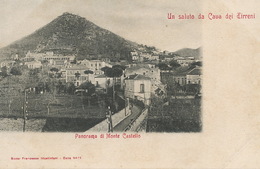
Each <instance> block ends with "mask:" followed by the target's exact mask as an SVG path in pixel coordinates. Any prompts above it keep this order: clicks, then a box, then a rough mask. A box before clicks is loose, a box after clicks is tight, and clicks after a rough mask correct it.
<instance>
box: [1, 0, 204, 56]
mask: <svg viewBox="0 0 260 169" xmlns="http://www.w3.org/2000/svg"><path fill="white" fill-rule="evenodd" d="M201 8H202V5H201V2H200V0H193V1H190V0H153V1H152V0H142V1H140V0H0V16H1V20H2V21H1V22H0V47H4V46H6V45H8V44H10V43H12V42H14V41H16V40H19V39H20V38H22V37H24V36H27V35H29V34H31V33H33V32H34V31H36V30H37V29H39V28H41V27H43V26H44V25H46V24H47V23H49V22H51V21H52V20H53V19H55V18H56V17H58V16H60V15H62V14H63V13H64V12H70V13H73V14H76V15H80V16H82V17H84V18H86V19H87V20H89V21H91V22H93V23H95V24H96V25H98V26H100V27H102V28H105V29H107V30H109V31H112V32H113V33H116V34H118V35H120V36H122V37H123V38H125V39H128V40H131V41H133V42H137V43H139V44H145V45H150V46H155V47H157V48H159V49H161V50H168V51H176V50H178V49H181V48H186V47H187V48H198V47H200V46H201V44H202V23H201V21H200V20H198V19H195V20H169V19H167V15H168V13H172V14H175V15H183V14H194V15H195V16H196V15H198V14H199V13H200V12H201V10H202V9H201Z"/></svg>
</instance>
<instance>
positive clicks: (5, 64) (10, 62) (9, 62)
mask: <svg viewBox="0 0 260 169" xmlns="http://www.w3.org/2000/svg"><path fill="white" fill-rule="evenodd" d="M14 64H15V61H13V60H5V61H2V62H1V63H0V67H1V68H2V67H7V68H11V67H12V66H13V65H14Z"/></svg>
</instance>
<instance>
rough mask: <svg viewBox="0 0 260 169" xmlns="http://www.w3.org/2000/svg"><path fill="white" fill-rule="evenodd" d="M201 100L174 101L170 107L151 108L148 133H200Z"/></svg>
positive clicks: (170, 103)
mask: <svg viewBox="0 0 260 169" xmlns="http://www.w3.org/2000/svg"><path fill="white" fill-rule="evenodd" d="M201 130H202V121H201V101H200V99H172V100H171V101H170V102H169V104H168V105H165V106H163V107H160V108H154V109H153V108H151V109H150V112H149V114H148V120H147V129H146V131H147V132H200V131H201Z"/></svg>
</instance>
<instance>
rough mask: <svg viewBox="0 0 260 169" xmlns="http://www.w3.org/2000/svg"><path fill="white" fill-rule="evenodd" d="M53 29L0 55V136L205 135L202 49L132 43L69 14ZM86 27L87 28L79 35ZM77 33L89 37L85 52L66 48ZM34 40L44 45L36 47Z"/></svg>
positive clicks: (12, 46)
mask: <svg viewBox="0 0 260 169" xmlns="http://www.w3.org/2000/svg"><path fill="white" fill-rule="evenodd" d="M64 22H65V25H66V26H64ZM51 23H52V24H53V25H56V26H52V25H51V24H50V25H48V27H45V29H41V30H38V31H37V32H36V33H35V34H33V35H32V36H30V37H29V38H27V39H26V40H24V41H21V42H18V44H17V45H11V46H10V47H7V48H5V49H4V50H5V51H7V52H6V53H7V54H3V53H4V52H2V53H1V55H2V56H1V60H0V68H1V69H0V96H1V97H0V98H1V99H0V107H1V108H0V120H1V126H0V130H3V131H24V132H25V131H38V132H87V131H89V132H97V131H104V132H125V131H131V132H138V131H145V132H200V131H201V130H202V122H201V96H202V90H201V88H202V81H203V75H202V55H201V48H198V49H190V48H184V49H180V50H179V51H166V50H160V49H157V48H156V47H154V46H147V45H143V44H135V43H129V42H128V41H125V40H124V39H122V38H119V37H118V36H114V34H112V33H110V32H109V31H107V30H102V29H101V28H100V29H97V26H95V25H94V24H93V23H90V22H88V21H87V20H85V19H84V18H82V17H79V16H76V15H73V14H69V13H65V14H63V15H62V16H60V17H59V18H58V19H56V20H54V21H53V22H51ZM83 23H84V24H85V25H90V26H89V27H87V28H86V31H88V33H87V34H82V35H81V32H78V28H79V27H82V25H84V24H83ZM77 24H78V25H77ZM68 27H69V29H68ZM56 29H57V30H56ZM46 30H48V31H46ZM54 30H55V31H56V32H55V33H52V34H51V37H50V38H49V39H47V38H46V37H47V35H49V34H50V33H49V32H53V31H54ZM79 34H80V35H81V36H86V38H85V39H83V38H82V44H83V45H85V47H82V46H83V45H81V46H79V47H77V46H72V47H71V43H72V42H73V43H76V42H75V41H73V38H75V37H80V36H79ZM43 35H44V36H43ZM39 36H40V37H43V38H46V43H47V44H46V43H45V42H44V41H43V40H41V42H39V43H37V44H35V41H34V39H37V38H36V37H38V38H39ZM59 36H61V37H59ZM99 36H100V37H99ZM32 37H34V38H32ZM30 38H31V39H30ZM59 38H60V39H61V40H60V41H59V42H60V43H58V42H57V39H59ZM66 38H67V39H66ZM102 38H103V39H102ZM64 39H65V40H64ZM111 39H113V43H111V42H110V41H111ZM88 40H89V41H88ZM86 41H88V42H86ZM117 42H118V43H117ZM122 42H124V43H122ZM63 43H64V44H65V43H68V44H69V45H67V44H65V45H64V44H63ZM77 43H78V42H77ZM94 43H97V45H94V46H93V44H94ZM22 44H26V45H25V46H22ZM33 45H34V46H35V49H32V47H31V46H33ZM62 45H63V46H62ZM89 45H92V46H89ZM68 46H69V47H68ZM29 48H30V49H31V50H29ZM47 48H48V49H47ZM26 49H27V50H26ZM94 49H95V50H94ZM68 51H69V52H68ZM99 53H100V54H99Z"/></svg>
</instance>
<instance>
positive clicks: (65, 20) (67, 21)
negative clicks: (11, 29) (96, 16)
mask: <svg viewBox="0 0 260 169" xmlns="http://www.w3.org/2000/svg"><path fill="white" fill-rule="evenodd" d="M135 47H136V46H135V45H133V44H132V43H131V42H130V41H127V40H125V39H124V38H122V37H120V36H118V35H116V34H114V33H112V32H110V31H108V30H106V29H103V28H101V27H98V26H97V25H95V24H94V23H92V22H91V21H88V20H87V19H86V18H84V17H81V16H78V15H75V14H72V13H69V12H65V13H63V14H62V15H60V16H58V17H57V18H56V19H54V20H53V21H51V22H50V23H49V24H47V25H45V26H44V27H42V28H40V29H38V30H36V31H35V32H34V33H32V34H30V35H28V36H27V37H24V38H22V39H20V40H18V41H15V42H14V43H12V44H10V45H9V46H7V47H5V48H2V49H1V50H0V54H1V53H5V55H7V56H8V55H9V56H10V55H11V54H13V53H18V54H19V55H20V56H24V55H25V54H26V53H27V52H28V51H33V52H38V53H44V52H46V51H53V52H54V53H55V54H75V55H76V57H77V58H80V59H87V58H88V59H89V58H97V57H98V58H102V57H106V58H117V59H119V58H120V59H130V56H129V52H130V51H132V49H133V48H135Z"/></svg>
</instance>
